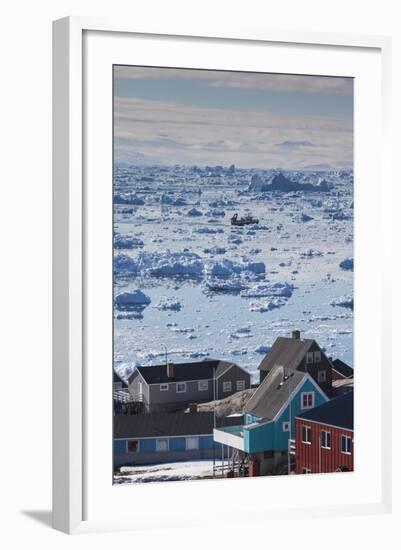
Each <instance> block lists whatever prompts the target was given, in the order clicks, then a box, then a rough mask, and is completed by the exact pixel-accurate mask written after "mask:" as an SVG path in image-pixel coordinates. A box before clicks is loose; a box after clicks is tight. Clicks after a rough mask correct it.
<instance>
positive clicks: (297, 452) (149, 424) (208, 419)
mask: <svg viewBox="0 0 401 550" xmlns="http://www.w3.org/2000/svg"><path fill="white" fill-rule="evenodd" d="M258 371H259V376H260V380H259V383H258V384H252V383H251V376H250V374H249V372H248V371H247V370H246V369H245V368H244V366H241V365H239V364H237V363H233V362H229V361H226V360H220V359H218V358H204V359H203V360H201V361H198V362H188V363H172V362H171V361H169V360H168V359H167V357H166V361H165V362H164V364H160V365H154V366H138V367H136V368H135V369H134V371H133V372H132V374H131V375H130V376H129V378H128V379H127V380H123V379H122V378H120V377H119V376H118V374H117V373H116V372H114V373H113V375H114V382H113V403H114V453H113V456H114V481H115V483H121V482H124V481H126V480H127V479H129V480H130V481H131V482H135V481H160V480H164V479H166V480H171V479H200V478H237V477H255V476H269V475H288V474H311V473H329V472H349V471H352V470H353V468H354V460H353V457H354V425H353V383H354V379H353V369H352V368H351V367H350V366H348V365H347V364H346V363H344V362H343V361H341V360H339V359H333V358H332V357H328V356H327V355H326V353H325V351H324V350H323V349H321V347H320V346H319V344H318V342H317V341H315V340H314V339H304V338H302V335H301V333H300V331H298V330H294V331H293V332H292V334H290V335H286V336H279V337H278V338H277V339H276V340H275V342H274V344H273V346H272V347H271V349H270V350H269V351H268V353H267V354H266V355H265V356H264V358H263V359H262V361H261V362H260V364H259V368H258ZM205 463H207V464H208V465H210V468H209V469H208V470H207V472H206V474H204V475H199V476H198V475H196V473H195V474H193V475H192V476H191V475H190V476H189V477H185V476H184V477H180V475H179V474H177V476H176V477H174V475H167V476H166V477H158V476H154V477H152V476H150V477H146V476H145V477H143V476H142V477H141V476H139V475H138V476H135V472H141V471H142V472H143V471H144V470H145V471H146V470H147V469H149V471H152V469H153V470H154V468H155V466H160V468H161V469H162V466H163V465H165V467H166V468H167V469H168V470H174V468H173V467H172V466H169V465H172V464H174V465H175V466H176V467H177V464H178V465H179V470H180V468H181V470H182V469H183V470H185V468H186V467H187V466H188V468H189V466H191V468H192V469H193V468H194V465H199V466H202V464H205ZM138 467H140V469H139V470H138ZM194 471H195V472H196V471H197V470H196V468H195V470H194ZM127 472H130V473H131V474H132V473H133V475H131V477H130V478H127V477H126V476H125V474H126V473H127Z"/></svg>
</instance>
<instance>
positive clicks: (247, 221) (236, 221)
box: [231, 214, 259, 226]
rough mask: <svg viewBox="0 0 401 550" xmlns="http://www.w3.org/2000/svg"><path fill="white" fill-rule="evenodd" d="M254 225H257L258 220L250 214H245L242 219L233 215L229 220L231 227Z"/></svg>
mask: <svg viewBox="0 0 401 550" xmlns="http://www.w3.org/2000/svg"><path fill="white" fill-rule="evenodd" d="M255 223H259V220H258V219H257V218H254V217H253V216H251V214H247V215H246V216H245V217H243V218H239V217H238V214H234V216H233V217H232V218H231V225H239V226H243V225H252V224H255Z"/></svg>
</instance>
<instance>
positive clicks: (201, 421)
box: [114, 412, 243, 439]
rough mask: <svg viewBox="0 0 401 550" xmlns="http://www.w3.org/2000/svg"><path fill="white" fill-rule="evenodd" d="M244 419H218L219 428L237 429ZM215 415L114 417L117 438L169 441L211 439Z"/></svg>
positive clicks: (207, 413)
mask: <svg viewBox="0 0 401 550" xmlns="http://www.w3.org/2000/svg"><path fill="white" fill-rule="evenodd" d="M242 423H243V418H242V417H238V416H237V417H229V418H216V425H217V426H219V427H220V426H236V425H240V424H242ZM213 427H214V417H213V413H212V412H204V413H151V414H132V415H129V414H124V415H116V416H114V438H115V439H130V438H140V437H168V436H173V435H178V436H185V435H210V434H212V433H213Z"/></svg>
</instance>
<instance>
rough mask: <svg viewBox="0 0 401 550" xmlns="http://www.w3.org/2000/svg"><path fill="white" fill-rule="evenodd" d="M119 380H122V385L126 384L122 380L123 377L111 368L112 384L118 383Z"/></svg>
mask: <svg viewBox="0 0 401 550" xmlns="http://www.w3.org/2000/svg"><path fill="white" fill-rule="evenodd" d="M119 382H122V383H123V385H124V386H126V385H127V382H126V381H125V380H124V378H121V376H120V375H119V374H118V373H117V372H116V371H115V370H113V384H118V383H119Z"/></svg>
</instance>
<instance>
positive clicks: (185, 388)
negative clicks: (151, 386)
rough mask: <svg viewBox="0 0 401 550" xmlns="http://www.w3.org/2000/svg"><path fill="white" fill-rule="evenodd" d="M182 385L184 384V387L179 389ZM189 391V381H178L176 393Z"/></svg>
mask: <svg viewBox="0 0 401 550" xmlns="http://www.w3.org/2000/svg"><path fill="white" fill-rule="evenodd" d="M180 386H183V389H179V387H180ZM186 391H187V383H186V382H176V384H175V392H176V393H186Z"/></svg>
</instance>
